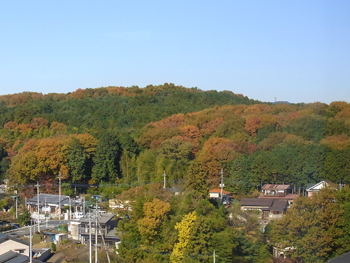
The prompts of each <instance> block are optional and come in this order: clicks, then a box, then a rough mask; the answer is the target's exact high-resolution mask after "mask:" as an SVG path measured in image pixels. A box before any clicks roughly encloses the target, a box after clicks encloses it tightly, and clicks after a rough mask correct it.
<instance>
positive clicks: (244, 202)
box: [241, 198, 274, 207]
mask: <svg viewBox="0 0 350 263" xmlns="http://www.w3.org/2000/svg"><path fill="white" fill-rule="evenodd" d="M273 201H274V199H267V198H242V199H241V206H267V207H271V206H272V203H273Z"/></svg>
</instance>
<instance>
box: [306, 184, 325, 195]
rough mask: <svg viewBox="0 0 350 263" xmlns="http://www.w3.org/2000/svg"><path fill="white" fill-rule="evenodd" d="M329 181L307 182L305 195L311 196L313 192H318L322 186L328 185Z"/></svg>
mask: <svg viewBox="0 0 350 263" xmlns="http://www.w3.org/2000/svg"><path fill="white" fill-rule="evenodd" d="M330 184H331V183H330V182H329V181H321V182H319V183H317V184H307V185H306V192H307V196H308V197H311V196H312V195H313V194H314V193H318V192H319V191H320V190H321V189H322V188H325V187H327V186H329V185H330Z"/></svg>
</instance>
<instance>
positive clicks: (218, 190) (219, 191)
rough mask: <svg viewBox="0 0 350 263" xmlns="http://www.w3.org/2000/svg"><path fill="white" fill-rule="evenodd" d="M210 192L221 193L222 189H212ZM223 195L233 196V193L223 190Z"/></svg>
mask: <svg viewBox="0 0 350 263" xmlns="http://www.w3.org/2000/svg"><path fill="white" fill-rule="evenodd" d="M209 192H210V193H221V188H215V189H211V190H210V191H209ZM222 193H223V194H225V195H230V194H231V192H229V191H225V190H222Z"/></svg>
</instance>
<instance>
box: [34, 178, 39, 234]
mask: <svg viewBox="0 0 350 263" xmlns="http://www.w3.org/2000/svg"><path fill="white" fill-rule="evenodd" d="M35 186H36V190H37V194H38V232H40V208H39V204H40V202H39V200H40V199H39V187H40V185H39V182H36V185H35Z"/></svg>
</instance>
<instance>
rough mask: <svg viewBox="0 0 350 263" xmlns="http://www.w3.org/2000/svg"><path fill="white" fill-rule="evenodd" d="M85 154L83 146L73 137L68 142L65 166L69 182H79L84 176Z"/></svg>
mask: <svg viewBox="0 0 350 263" xmlns="http://www.w3.org/2000/svg"><path fill="white" fill-rule="evenodd" d="M86 161H87V160H86V156H85V152H84V148H83V147H82V145H81V144H80V142H79V140H78V139H77V138H75V137H73V138H72V140H71V141H70V143H69V146H68V153H67V166H68V167H69V173H70V174H69V175H70V180H71V182H79V181H82V180H83V179H85V177H86V173H85V172H86V171H85V169H86Z"/></svg>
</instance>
